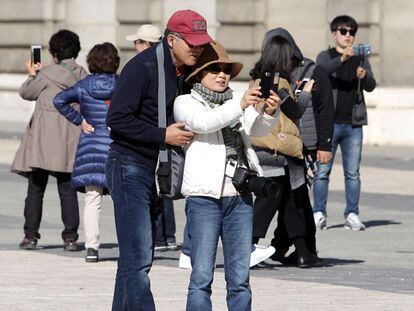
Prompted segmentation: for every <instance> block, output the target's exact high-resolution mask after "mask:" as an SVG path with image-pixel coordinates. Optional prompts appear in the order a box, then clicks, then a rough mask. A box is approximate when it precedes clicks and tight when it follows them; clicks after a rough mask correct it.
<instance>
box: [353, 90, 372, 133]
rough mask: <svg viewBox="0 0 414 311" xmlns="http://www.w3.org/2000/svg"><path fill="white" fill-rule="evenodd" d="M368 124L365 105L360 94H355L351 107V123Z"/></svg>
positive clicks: (357, 124)
mask: <svg viewBox="0 0 414 311" xmlns="http://www.w3.org/2000/svg"><path fill="white" fill-rule="evenodd" d="M367 124H368V116H367V106H366V105H365V101H364V98H363V97H362V94H359V95H357V100H356V103H355V105H354V107H353V109H352V125H356V126H362V125H367Z"/></svg>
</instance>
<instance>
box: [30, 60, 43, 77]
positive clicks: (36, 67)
mask: <svg viewBox="0 0 414 311" xmlns="http://www.w3.org/2000/svg"><path fill="white" fill-rule="evenodd" d="M41 68H42V64H41V63H36V64H32V60H31V59H28V60H27V61H26V70H27V73H28V74H29V76H35V75H36V71H39V70H40V69H41Z"/></svg>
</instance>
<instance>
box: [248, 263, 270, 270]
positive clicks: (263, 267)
mask: <svg viewBox="0 0 414 311" xmlns="http://www.w3.org/2000/svg"><path fill="white" fill-rule="evenodd" d="M274 267H276V265H272V264H269V263H267V262H266V261H261V262H259V263H258V264H257V265H255V266H253V267H251V268H250V269H253V270H272V269H273V268H274Z"/></svg>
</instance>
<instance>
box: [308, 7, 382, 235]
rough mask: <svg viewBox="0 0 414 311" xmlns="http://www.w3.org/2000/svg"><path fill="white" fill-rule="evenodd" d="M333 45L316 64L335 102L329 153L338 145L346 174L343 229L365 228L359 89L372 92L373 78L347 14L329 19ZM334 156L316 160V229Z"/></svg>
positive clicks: (321, 224) (322, 224)
mask: <svg viewBox="0 0 414 311" xmlns="http://www.w3.org/2000/svg"><path fill="white" fill-rule="evenodd" d="M330 27H331V32H332V36H333V38H334V41H335V47H334V48H330V49H328V50H326V51H322V52H321V53H319V55H318V57H317V59H316V63H317V64H320V65H321V66H322V67H323V68H325V70H326V71H327V72H328V74H329V75H330V80H331V84H332V89H333V97H334V104H335V117H334V120H335V126H334V135H333V141H332V154H333V155H335V152H336V149H337V147H338V145H340V146H341V152H342V163H343V168H344V173H345V192H346V208H345V212H344V216H345V226H344V227H345V229H352V230H355V231H358V230H364V229H365V225H364V224H363V223H362V222H361V220H360V218H359V207H358V206H359V196H360V191H361V181H360V179H359V165H360V162H361V151H362V125H366V124H367V119H366V107H365V103H364V97H363V93H362V90H365V91H368V92H371V91H373V90H374V88H375V79H374V76H373V74H372V71H371V66H370V64H369V61H368V59H366V58H365V57H364V56H356V55H354V50H353V48H352V44H353V43H354V41H355V34H356V32H357V30H358V24H357V22H356V21H355V20H354V19H353V18H352V17H350V16H347V15H343V16H337V17H335V18H334V19H333V21H332V22H331V25H330ZM361 109H362V112H363V113H362V115H363V116H362V118H361V116H359V118H356V113H355V112H356V111H358V110H359V111H360V110H361ZM332 164H333V159H332V160H331V161H329V162H328V163H327V164H323V163H318V165H317V173H316V176H315V180H314V185H313V195H314V200H315V202H314V207H313V210H314V221H315V224H316V226H317V227H318V228H320V229H324V228H326V227H327V224H326V216H327V215H326V202H327V196H328V184H329V175H330V172H331V169H332Z"/></svg>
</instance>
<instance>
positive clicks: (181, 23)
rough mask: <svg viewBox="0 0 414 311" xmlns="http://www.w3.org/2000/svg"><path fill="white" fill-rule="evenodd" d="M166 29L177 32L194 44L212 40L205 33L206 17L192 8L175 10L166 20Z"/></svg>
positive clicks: (197, 44)
mask: <svg viewBox="0 0 414 311" xmlns="http://www.w3.org/2000/svg"><path fill="white" fill-rule="evenodd" d="M167 29H168V30H170V31H173V32H178V33H179V34H180V35H181V36H182V37H183V38H184V40H185V41H186V42H188V43H189V44H191V45H194V46H200V45H205V44H207V43H210V42H211V41H213V39H211V37H210V36H209V35H208V33H207V21H206V19H205V18H204V17H202V16H201V15H200V14H198V13H197V12H195V11H192V10H179V11H176V12H175V13H174V14H173V15H171V17H170V19H169V20H168V23H167Z"/></svg>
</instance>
